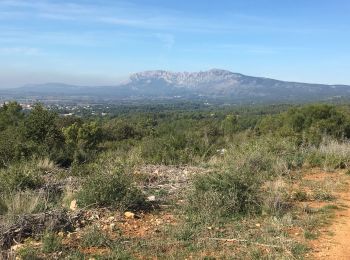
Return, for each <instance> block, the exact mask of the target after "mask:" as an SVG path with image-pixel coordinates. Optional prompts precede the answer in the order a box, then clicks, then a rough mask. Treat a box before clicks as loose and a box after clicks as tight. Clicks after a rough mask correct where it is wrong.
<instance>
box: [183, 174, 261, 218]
mask: <svg viewBox="0 0 350 260" xmlns="http://www.w3.org/2000/svg"><path fill="white" fill-rule="evenodd" d="M259 184H260V182H259V180H258V178H256V177H255V176H252V175H251V174H250V173H249V172H230V171H227V172H216V173H210V174H205V175H199V176H197V177H196V178H195V180H194V190H193V192H192V194H190V196H189V201H188V208H187V210H188V211H189V213H191V214H193V213H194V216H195V215H198V216H200V218H203V219H205V218H207V219H208V220H209V221H211V220H212V219H213V217H218V218H220V217H235V216H238V215H245V214H250V213H253V214H254V213H258V212H260V210H261V205H262V202H261V196H260V192H259V191H260V187H259V186H260V185H259Z"/></svg>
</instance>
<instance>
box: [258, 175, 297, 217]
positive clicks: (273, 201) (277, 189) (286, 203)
mask: <svg viewBox="0 0 350 260" xmlns="http://www.w3.org/2000/svg"><path fill="white" fill-rule="evenodd" d="M265 186H266V187H265V189H266V191H265V193H264V195H263V197H264V211H265V212H266V213H268V214H272V215H278V216H280V215H283V214H284V213H286V212H287V210H288V209H289V208H290V207H291V202H290V194H289V192H288V189H287V187H288V185H287V183H286V182H285V181H283V180H282V179H277V180H275V181H271V182H268V183H267V184H266V185H265Z"/></svg>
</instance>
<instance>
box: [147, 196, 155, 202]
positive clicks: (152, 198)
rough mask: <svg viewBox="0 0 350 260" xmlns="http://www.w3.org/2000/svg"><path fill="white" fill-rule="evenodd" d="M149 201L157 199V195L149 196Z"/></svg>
mask: <svg viewBox="0 0 350 260" xmlns="http://www.w3.org/2000/svg"><path fill="white" fill-rule="evenodd" d="M147 201H156V196H153V195H152V196H148V197H147Z"/></svg>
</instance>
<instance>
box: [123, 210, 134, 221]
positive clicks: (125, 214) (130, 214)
mask: <svg viewBox="0 0 350 260" xmlns="http://www.w3.org/2000/svg"><path fill="white" fill-rule="evenodd" d="M124 217H125V218H129V219H132V218H135V214H134V213H132V212H130V211H126V212H125V213H124Z"/></svg>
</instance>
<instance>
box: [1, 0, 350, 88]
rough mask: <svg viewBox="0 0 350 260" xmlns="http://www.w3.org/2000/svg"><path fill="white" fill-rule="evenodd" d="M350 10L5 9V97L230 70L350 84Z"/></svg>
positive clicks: (158, 4) (87, 5) (310, 5)
mask: <svg viewBox="0 0 350 260" xmlns="http://www.w3.org/2000/svg"><path fill="white" fill-rule="evenodd" d="M349 12H350V2H348V1H344V0H335V1H332V2H330V1H316V0H310V1H307V2H306V1H302V0H296V1H283V2H282V1H277V0H270V1H268V0H261V1H253V0H248V1H247V0H245V1H243V0H239V1H234V2H233V1H228V0H223V1H220V2H219V3H216V4H214V3H213V2H212V1H190V2H189V1H184V0H179V1H176V2H169V1H160V0H144V1H136V0H134V1H117V2H116V1H111V0H109V1H108V0H102V1H99V2H98V3H96V1H91V0H80V1H78V0H69V1H68V0H62V1H56V0H26V1H24V0H3V1H1V2H0V29H1V31H0V88H9V87H19V86H23V85H25V84H39V83H46V82H62V83H66V84H74V85H88V86H95V85H115V84H118V82H120V81H121V80H123V79H125V78H127V76H128V75H129V74H132V73H135V72H139V71H146V70H158V69H161V70H169V71H174V72H178V71H190V72H194V71H205V70H209V69H212V68H219V69H225V70H229V71H232V72H237V73H242V74H245V75H251V76H257V77H268V78H273V79H278V80H283V81H293V82H306V83H322V84H344V85H350V74H349V73H348V71H349V69H350V65H349V62H348V61H349V59H350V46H349V45H348V43H349V40H350V34H349V29H350V28H349V27H350V17H349V16H348V13H349Z"/></svg>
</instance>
